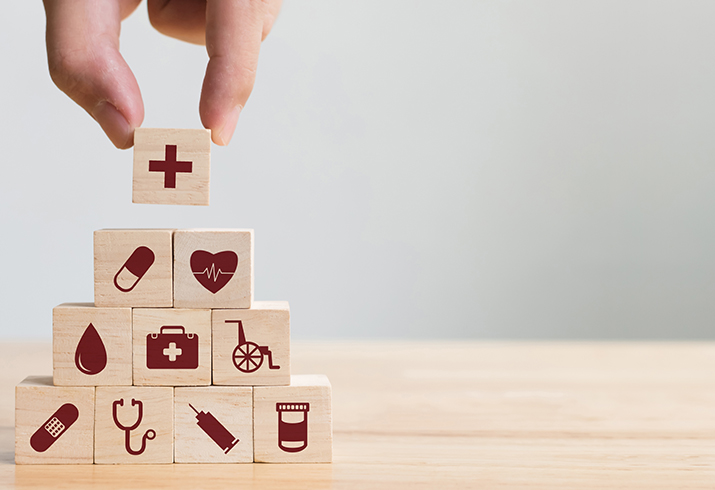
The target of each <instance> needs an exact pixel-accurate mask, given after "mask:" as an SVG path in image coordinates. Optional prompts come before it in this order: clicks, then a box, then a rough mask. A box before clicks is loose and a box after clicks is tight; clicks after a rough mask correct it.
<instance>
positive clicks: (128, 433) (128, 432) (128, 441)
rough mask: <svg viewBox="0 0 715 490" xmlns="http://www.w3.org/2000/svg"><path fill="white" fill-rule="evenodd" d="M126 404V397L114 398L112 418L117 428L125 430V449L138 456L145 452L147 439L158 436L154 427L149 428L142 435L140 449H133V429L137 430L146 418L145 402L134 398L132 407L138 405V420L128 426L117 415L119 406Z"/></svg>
mask: <svg viewBox="0 0 715 490" xmlns="http://www.w3.org/2000/svg"><path fill="white" fill-rule="evenodd" d="M123 406H124V398H120V399H119V400H114V401H113V402H112V418H113V419H114V425H116V426H117V428H119V429H121V430H123V431H124V449H126V450H127V452H128V453H129V454H131V455H133V456H137V455H139V454H141V453H143V452H144V451H145V450H146V441H147V439H149V440H152V439H154V438H155V437H156V432H155V431H154V429H149V430H147V431H146V432H145V433H144V435H143V436H142V446H141V448H140V449H138V450H136V451H135V450H133V449H132V431H133V430H135V429H136V428H137V427H139V425H140V424H141V423H142V419H143V418H144V404H143V403H142V401H141V400H135V399H134V398H132V407H134V406H136V407H137V421H136V422H134V425H132V426H129V427H126V426H124V425H122V423H121V422H119V417H117V407H123Z"/></svg>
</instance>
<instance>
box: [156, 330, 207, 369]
mask: <svg viewBox="0 0 715 490" xmlns="http://www.w3.org/2000/svg"><path fill="white" fill-rule="evenodd" d="M146 367H147V368H149V369H196V368H198V367H199V336H198V335H196V334H195V333H186V332H185V330H184V327H182V326H181V325H165V326H163V327H161V329H159V333H150V334H148V335H147V336H146Z"/></svg>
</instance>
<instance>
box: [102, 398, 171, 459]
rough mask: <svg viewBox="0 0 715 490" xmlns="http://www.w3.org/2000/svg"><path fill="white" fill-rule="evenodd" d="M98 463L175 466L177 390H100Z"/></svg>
mask: <svg viewBox="0 0 715 490" xmlns="http://www.w3.org/2000/svg"><path fill="white" fill-rule="evenodd" d="M96 390H97V391H96V395H95V421H94V462H95V463H99V464H117V463H135V464H136V463H143V464H148V463H172V462H173V461H174V388H171V387H163V386H152V387H148V386H98V387H97V389H96Z"/></svg>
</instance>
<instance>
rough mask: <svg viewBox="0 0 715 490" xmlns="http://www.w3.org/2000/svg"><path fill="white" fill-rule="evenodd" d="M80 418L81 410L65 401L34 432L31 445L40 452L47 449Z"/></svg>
mask: <svg viewBox="0 0 715 490" xmlns="http://www.w3.org/2000/svg"><path fill="white" fill-rule="evenodd" d="M78 418H79V410H78V409H77V407H75V406H74V405H72V404H71V403H65V404H64V405H62V406H61V407H60V408H58V409H57V411H56V412H55V413H53V414H52V415H50V418H49V419H47V420H46V421H45V423H44V424H42V425H41V426H40V428H39V429H37V430H36V431H35V433H34V434H32V437H31V438H30V446H31V447H32V449H34V450H35V451H37V452H38V453H43V452H45V451H47V450H48V449H49V448H50V446H51V445H53V444H54V443H55V441H56V440H57V439H59V438H60V436H61V435H62V434H64V433H65V432H66V431H67V429H69V428H70V427H71V426H72V424H74V423H75V421H76V420H77V419H78Z"/></svg>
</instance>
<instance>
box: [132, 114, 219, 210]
mask: <svg viewBox="0 0 715 490" xmlns="http://www.w3.org/2000/svg"><path fill="white" fill-rule="evenodd" d="M210 167H211V131H209V130H208V129H155V128H137V129H135V130H134V179H133V190H132V202H135V203H143V204H193V205H199V206H208V205H209V175H210Z"/></svg>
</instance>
